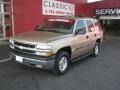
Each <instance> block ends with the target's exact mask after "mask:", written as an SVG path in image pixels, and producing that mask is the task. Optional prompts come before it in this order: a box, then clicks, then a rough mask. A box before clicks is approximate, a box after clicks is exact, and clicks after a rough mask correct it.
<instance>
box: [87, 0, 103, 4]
mask: <svg viewBox="0 0 120 90" xmlns="http://www.w3.org/2000/svg"><path fill="white" fill-rule="evenodd" d="M96 1H102V0H88V2H89V3H90V2H96Z"/></svg>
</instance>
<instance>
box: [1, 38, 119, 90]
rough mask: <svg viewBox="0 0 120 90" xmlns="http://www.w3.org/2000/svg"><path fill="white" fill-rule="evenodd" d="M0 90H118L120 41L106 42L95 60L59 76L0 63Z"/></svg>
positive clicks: (5, 50)
mask: <svg viewBox="0 0 120 90" xmlns="http://www.w3.org/2000/svg"><path fill="white" fill-rule="evenodd" d="M5 57H6V58H8V45H3V46H0V61H2V60H4V59H5ZM0 90H120V39H108V40H106V41H105V42H104V43H103V44H102V45H101V50H100V54H99V56H98V57H95V58H94V57H87V58H85V59H83V60H81V61H79V62H76V63H73V64H72V67H71V69H70V70H69V71H68V72H67V73H66V74H65V75H62V76H55V75H54V74H52V73H51V72H49V71H46V70H40V69H36V68H31V67H27V66H23V65H20V64H18V63H16V62H14V61H13V60H9V61H8V60H6V61H2V62H0Z"/></svg>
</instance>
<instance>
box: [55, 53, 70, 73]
mask: <svg viewBox="0 0 120 90" xmlns="http://www.w3.org/2000/svg"><path fill="white" fill-rule="evenodd" d="M69 67H70V56H69V54H68V53H67V52H64V51H60V52H58V54H57V56H56V61H55V65H54V69H53V73H54V74H56V75H63V74H64V73H66V72H67V71H68V69H69Z"/></svg>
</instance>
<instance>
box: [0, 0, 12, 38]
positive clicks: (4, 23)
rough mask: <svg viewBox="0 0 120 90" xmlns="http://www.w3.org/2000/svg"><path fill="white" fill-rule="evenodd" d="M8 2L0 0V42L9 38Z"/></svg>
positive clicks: (9, 6) (9, 5) (7, 0)
mask: <svg viewBox="0 0 120 90" xmlns="http://www.w3.org/2000/svg"><path fill="white" fill-rule="evenodd" d="M10 12H11V3H10V0H0V40H1V39H5V38H7V37H9V36H10V34H11V29H10V26H11V25H10Z"/></svg>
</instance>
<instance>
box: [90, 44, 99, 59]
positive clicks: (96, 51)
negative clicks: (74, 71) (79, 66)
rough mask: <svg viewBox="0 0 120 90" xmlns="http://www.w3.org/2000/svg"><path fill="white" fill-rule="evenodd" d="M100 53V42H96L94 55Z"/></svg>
mask: <svg viewBox="0 0 120 90" xmlns="http://www.w3.org/2000/svg"><path fill="white" fill-rule="evenodd" d="M98 54H99V43H98V42H96V44H95V47H94V49H93V53H92V56H94V57H96V56H98Z"/></svg>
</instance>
